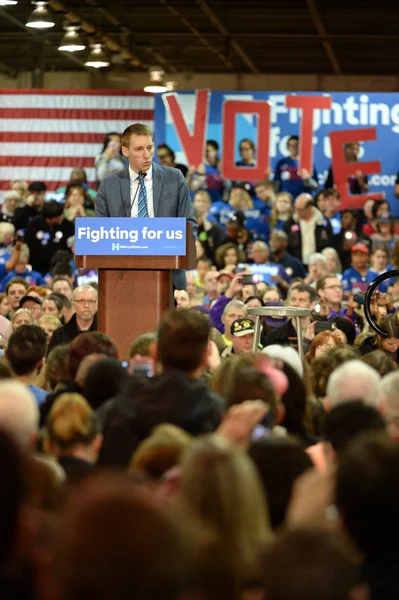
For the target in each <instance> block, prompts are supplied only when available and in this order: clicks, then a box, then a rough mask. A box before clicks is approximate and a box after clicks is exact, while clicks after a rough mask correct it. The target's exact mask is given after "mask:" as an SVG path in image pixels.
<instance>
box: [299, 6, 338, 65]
mask: <svg viewBox="0 0 399 600" xmlns="http://www.w3.org/2000/svg"><path fill="white" fill-rule="evenodd" d="M307 5H308V9H309V12H310V16H311V17H312V21H313V23H314V26H315V27H316V30H317V33H318V34H319V36H324V37H320V41H321V44H322V46H323V48H324V50H325V53H326V54H327V56H328V59H329V61H330V63H331V66H332V68H333V70H334V73H335V74H336V75H342V70H341V67H340V64H339V62H338V58H337V56H336V54H335V52H334V50H333V48H332V46H331V44H330V42H329V41H328V39H326V38H325V36H326V34H327V32H326V30H325V27H324V25H323V21H322V20H321V17H320V14H319V11H318V9H317V6H316V2H315V0H307Z"/></svg>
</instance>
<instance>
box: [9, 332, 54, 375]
mask: <svg viewBox="0 0 399 600" xmlns="http://www.w3.org/2000/svg"><path fill="white" fill-rule="evenodd" d="M46 350H47V335H46V333H45V332H44V331H43V329H42V328H41V327H39V326H38V325H21V327H18V329H17V330H16V331H14V333H13V334H12V335H11V337H10V339H9V340H8V346H7V359H8V361H9V363H10V365H11V367H12V370H13V371H14V373H15V374H16V375H28V374H29V373H32V371H34V370H35V367H36V366H37V364H38V363H39V362H40V361H41V360H42V359H43V358H44V357H45V356H46Z"/></svg>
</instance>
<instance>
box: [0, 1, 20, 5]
mask: <svg viewBox="0 0 399 600" xmlns="http://www.w3.org/2000/svg"><path fill="white" fill-rule="evenodd" d="M13 4H18V0H0V6H12V5H13Z"/></svg>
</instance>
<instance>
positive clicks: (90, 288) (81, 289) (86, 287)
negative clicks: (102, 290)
mask: <svg viewBox="0 0 399 600" xmlns="http://www.w3.org/2000/svg"><path fill="white" fill-rule="evenodd" d="M85 290H86V291H87V292H93V294H95V296H96V300H97V298H98V292H97V290H96V288H94V287H93V286H92V285H89V284H85V285H80V286H79V287H77V288H75V289H74V290H73V294H72V300H75V297H76V294H77V293H78V292H84V291H85Z"/></svg>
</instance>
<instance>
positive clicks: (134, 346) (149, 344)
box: [129, 333, 157, 359]
mask: <svg viewBox="0 0 399 600" xmlns="http://www.w3.org/2000/svg"><path fill="white" fill-rule="evenodd" d="M156 342H157V336H156V333H142V334H141V335H139V336H138V337H137V338H136V339H134V340H133V341H132V343H131V344H130V348H129V357H130V358H133V357H134V356H136V355H137V356H149V357H152V358H154V359H155V354H156Z"/></svg>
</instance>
